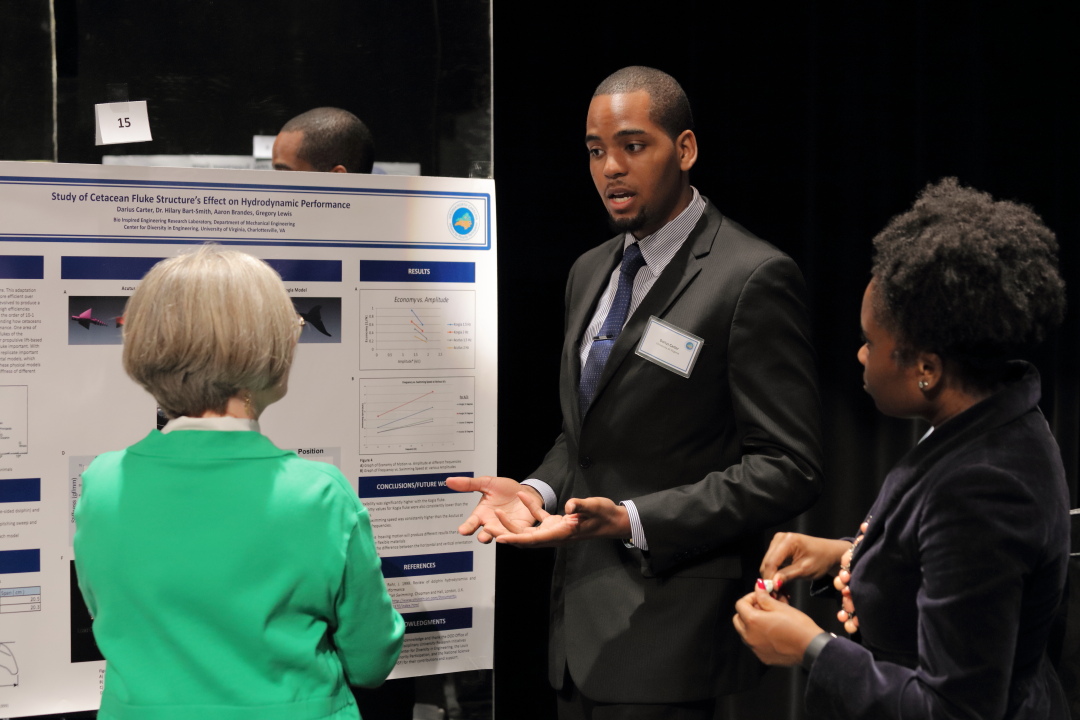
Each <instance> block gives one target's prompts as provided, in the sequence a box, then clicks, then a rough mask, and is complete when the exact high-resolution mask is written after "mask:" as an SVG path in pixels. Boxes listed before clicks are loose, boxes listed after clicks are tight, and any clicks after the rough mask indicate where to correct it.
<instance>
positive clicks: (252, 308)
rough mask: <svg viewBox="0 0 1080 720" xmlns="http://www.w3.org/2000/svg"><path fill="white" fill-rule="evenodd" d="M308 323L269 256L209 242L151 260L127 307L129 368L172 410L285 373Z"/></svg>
mask: <svg viewBox="0 0 1080 720" xmlns="http://www.w3.org/2000/svg"><path fill="white" fill-rule="evenodd" d="M298 331H299V323H298V321H297V316H296V310H295V309H294V308H293V304H292V300H290V298H289V295H288V293H287V292H286V291H285V286H284V285H282V283H281V277H280V276H279V275H278V274H277V273H276V272H275V271H274V270H273V268H271V267H270V266H269V265H267V264H266V263H264V262H263V261H262V260H259V259H257V258H254V257H252V256H251V255H247V254H245V253H241V252H236V251H234V250H225V249H222V248H221V247H219V246H216V245H203V246H202V247H200V248H199V249H198V250H196V251H194V252H190V253H185V254H183V255H179V256H177V257H173V258H169V259H167V260H162V261H161V262H159V263H158V264H156V265H154V267H153V268H151V269H150V272H148V273H147V274H146V277H144V278H143V279H142V281H141V282H140V283H139V287H138V288H137V289H136V290H135V292H134V294H132V296H131V297H130V298H129V299H128V302H127V308H126V309H125V311H124V352H123V360H124V370H126V371H127V374H128V375H130V376H131V378H132V379H133V380H134V381H135V382H137V383H139V384H140V385H142V386H143V387H144V388H146V390H147V391H148V392H149V393H150V394H151V395H153V396H154V398H155V399H156V400H157V402H158V405H159V406H160V407H161V409H162V410H164V411H165V414H166V415H168V416H169V417H179V416H181V415H189V416H200V415H202V414H203V413H205V412H207V411H213V412H217V413H224V411H225V405H226V403H227V402H228V400H229V398H231V397H233V396H235V395H236V394H237V393H239V392H240V391H241V390H250V391H256V392H258V391H262V390H267V389H269V388H273V387H276V386H278V385H280V384H281V383H283V382H285V380H286V379H287V378H288V375H289V368H290V367H291V366H292V359H293V351H294V349H295V347H296V341H297V337H298Z"/></svg>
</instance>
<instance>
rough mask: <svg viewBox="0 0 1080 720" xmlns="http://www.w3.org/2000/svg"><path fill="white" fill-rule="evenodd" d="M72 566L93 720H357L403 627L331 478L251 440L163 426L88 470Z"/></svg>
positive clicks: (364, 537)
mask: <svg viewBox="0 0 1080 720" xmlns="http://www.w3.org/2000/svg"><path fill="white" fill-rule="evenodd" d="M75 520H76V526H77V531H76V533H75V565H76V569H77V571H78V575H79V587H80V589H81V590H82V594H83V597H84V598H85V600H86V604H87V607H88V608H89V610H90V613H91V615H93V617H94V637H95V639H96V640H97V643H98V646H99V647H100V648H101V652H102V654H103V655H104V656H105V658H106V674H105V690H104V693H103V695H102V698H101V710H100V711H99V714H98V717H99V718H101V720H112V719H113V718H115V719H116V720H136V719H138V720H143V719H149V720H173V719H174V718H175V719H177V720H179V719H180V718H184V719H185V720H187V719H190V718H198V719H199V720H248V719H249V718H250V719H252V720H255V719H256V718H257V719H258V720H286V718H287V719H288V720H304V719H305V718H357V717H359V713H358V711H357V709H356V705H355V702H354V700H353V698H352V694H351V693H350V692H349V689H348V687H347V685H346V679H348V681H349V682H351V683H353V684H355V685H361V686H375V685H378V684H380V683H381V682H382V681H383V680H384V679H386V676H387V675H388V674H389V673H390V670H391V669H392V668H393V667H394V663H395V662H396V661H397V657H398V653H399V652H400V651H401V643H402V635H403V633H404V623H403V621H402V619H401V616H400V615H399V614H398V612H397V611H396V610H394V609H393V607H392V605H391V601H390V597H389V595H388V594H387V592H386V584H385V582H384V581H383V577H382V573H381V567H380V563H379V558H378V556H377V555H376V553H375V544H374V540H373V538H372V534H371V524H370V521H369V519H368V514H367V510H365V508H364V506H363V505H362V504H361V503H360V500H359V499H358V498H357V496H356V493H354V492H353V490H352V488H350V487H349V484H348V482H347V481H346V480H345V478H344V476H342V474H341V472H339V471H338V470H337V469H336V468H334V467H333V466H331V465H327V464H325V463H318V462H311V461H308V460H303V459H301V458H299V457H297V456H296V454H295V453H293V452H289V451H285V450H281V449H279V448H277V447H275V446H274V445H273V443H271V442H270V441H269V440H268V439H267V438H266V437H264V436H263V435H261V434H259V433H257V432H244V431H239V432H223V431H209V430H176V431H173V432H170V433H168V434H162V433H160V432H158V431H157V430H155V431H153V432H151V433H150V434H149V435H148V436H147V437H146V438H145V439H143V440H142V441H140V442H138V443H136V444H135V445H132V446H131V447H129V448H127V449H126V450H123V451H120V452H110V453H105V454H103V455H101V456H99V457H98V458H97V459H96V460H94V462H93V463H92V464H91V465H90V467H88V468H87V469H86V471H85V472H84V473H83V493H82V497H81V498H80V499H79V502H78V505H77V507H76V509H75Z"/></svg>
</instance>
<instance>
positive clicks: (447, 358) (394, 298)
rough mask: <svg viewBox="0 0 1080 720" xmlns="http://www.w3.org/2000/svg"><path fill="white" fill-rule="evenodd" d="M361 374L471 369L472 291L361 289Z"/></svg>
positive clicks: (473, 355) (473, 347) (473, 346)
mask: <svg viewBox="0 0 1080 720" xmlns="http://www.w3.org/2000/svg"><path fill="white" fill-rule="evenodd" d="M360 305H361V317H362V318H363V319H362V323H363V325H362V327H361V338H362V342H361V349H360V369H361V370H391V369H393V370H403V369H408V368H412V367H416V368H424V369H439V370H441V369H462V368H473V367H476V342H475V324H476V293H475V292H474V291H472V290H423V291H417V290H415V289H409V290H364V291H362V292H361V294H360Z"/></svg>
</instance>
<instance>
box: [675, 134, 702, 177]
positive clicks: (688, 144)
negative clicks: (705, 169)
mask: <svg viewBox="0 0 1080 720" xmlns="http://www.w3.org/2000/svg"><path fill="white" fill-rule="evenodd" d="M675 150H676V151H677V152H678V153H679V167H680V168H681V169H682V171H683V172H686V171H688V170H689V169H690V168H692V167H694V163H696V162H697V136H696V135H694V131H693V130H683V131H682V132H681V133H679V136H678V137H677V138H675Z"/></svg>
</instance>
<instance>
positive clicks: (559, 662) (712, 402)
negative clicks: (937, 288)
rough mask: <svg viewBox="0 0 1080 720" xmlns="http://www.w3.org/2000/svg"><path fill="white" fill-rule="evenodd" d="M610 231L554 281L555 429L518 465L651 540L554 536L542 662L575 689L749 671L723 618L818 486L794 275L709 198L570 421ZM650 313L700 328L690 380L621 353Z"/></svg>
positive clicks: (746, 678) (674, 683) (660, 695)
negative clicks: (558, 416)
mask: <svg viewBox="0 0 1080 720" xmlns="http://www.w3.org/2000/svg"><path fill="white" fill-rule="evenodd" d="M622 243H623V236H622V235H620V236H618V237H615V238H612V239H611V240H610V241H608V242H606V243H604V244H603V245H600V246H599V247H596V248H594V249H592V250H590V251H589V252H587V253H585V254H584V255H582V256H581V257H580V258H579V259H578V260H577V262H576V263H575V264H574V267H573V269H572V270H571V272H570V279H569V282H568V283H567V289H566V312H567V315H566V335H565V340H564V344H563V353H562V368H561V374H560V401H561V404H562V411H563V432H562V435H560V437H559V438H558V440H557V442H556V444H555V446H554V447H553V448H552V450H551V451H550V452H549V453H548V455H547V456H546V457H545V459H544V462H543V464H542V465H541V466H540V468H539V469H537V470H536V472H535V473H534V474H533V475H532V476H531V477H535V478H538V479H540V480H544V481H545V482H547V483H548V484H550V485H551V486H552V488H553V489H554V490H555V492H556V494H557V495H558V498H559V506H560V508H561V507H562V505H563V504H564V503H565V502H566V500H568V499H569V498H571V497H590V496H602V497H608V498H611V499H612V500H615V501H616V502H618V501H622V500H627V499H631V500H633V501H634V502H635V504H636V505H637V508H638V510H639V512H640V516H641V520H642V525H643V527H644V531H645V535H646V539H647V541H648V545H649V551H648V552H647V553H643V552H641V551H640V550H637V549H628V548H626V547H625V546H624V545H623V543H621V542H617V541H587V542H582V543H578V544H574V545H571V546H568V547H565V548H562V549H560V550H559V552H558V554H557V557H556V567H555V575H554V579H553V584H552V618H551V645H550V651H551V663H550V668H549V669H550V677H551V681H552V683H553V685H554V686H555V687H556V688H559V687H561V686H562V682H563V673H564V669H565V668H566V667H567V666H568V667H569V670H570V673H571V675H572V677H573V679H574V682H575V683H576V684H577V686H578V687H579V688H580V689H581V691H582V692H583V693H584V694H585V695H586V696H587V697H589V698H591V699H593V700H598V701H602V702H628V703H630V702H633V703H667V702H684V701H690V700H698V699H703V698H708V697H712V696H715V695H718V694H723V693H726V692H732V691H735V690H737V689H741V688H742V687H745V686H747V685H749V684H751V683H752V682H753V681H754V680H755V679H756V677H757V675H758V674H759V672H760V666H759V664H758V663H757V661H756V660H755V659H754V658H753V656H752V655H751V654H750V653H749V651H747V650H746V648H745V647H744V646H743V644H742V643H741V641H740V640H739V638H738V636H737V635H736V634H735V632H734V629H733V628H732V624H731V616H732V614H733V612H734V610H733V608H734V604H735V601H736V599H738V597H740V595H741V594H743V593H746V592H749V591H750V589H751V588H752V586H753V582H754V580H755V578H756V577H757V567H758V563H759V561H760V558H761V555H762V552H763V548H764V542H763V539H764V538H763V534H764V530H765V529H766V528H768V527H770V526H773V525H776V524H778V523H781V522H783V521H785V520H788V519H790V518H791V517H793V516H795V515H797V514H798V513H800V512H802V511H803V510H805V509H806V508H807V507H809V506H810V505H811V504H812V503H813V502H814V500H815V499H816V498H817V495H818V493H819V491H820V479H819V478H820V454H821V453H820V437H819V407H818V398H817V391H816V376H815V370H814V363H813V353H812V348H811V344H810V339H809V336H808V321H807V318H806V312H805V309H804V306H803V302H802V293H803V281H802V276H801V275H800V273H799V270H798V268H797V267H796V266H795V264H794V263H793V262H792V261H791V259H790V258H788V257H787V256H786V255H784V254H783V253H781V252H780V251H778V250H777V249H776V248H774V247H772V246H771V245H769V244H768V243H765V242H764V241H762V240H759V239H758V238H756V237H754V236H753V235H751V234H750V233H748V232H747V231H746V230H744V229H743V228H741V227H739V226H738V225H737V224H735V223H733V222H731V221H730V220H728V219H726V218H724V217H723V216H722V215H721V214H720V213H719V212H718V211H717V210H716V208H715V207H713V206H712V205H711V204H708V205H707V206H706V209H705V212H704V214H703V215H702V217H701V220H700V221H699V222H698V224H697V226H696V227H695V228H694V230H693V231H692V232H691V234H690V236H689V238H688V239H687V240H686V242H685V243H684V244H683V246H682V247H681V248H680V249H679V251H678V252H677V253H676V255H675V256H674V258H673V259H672V260H671V262H670V264H669V265H668V266H667V267H666V268H665V270H664V271H663V273H662V274H661V275H660V277H659V278H658V279H657V281H656V283H655V285H654V286H653V287H652V289H651V290H650V291H649V293H648V294H647V295H646V296H645V298H644V299H643V300H642V302H641V305H640V306H639V307H638V308H637V309H636V310H635V312H634V313H633V315H632V316H631V317H630V318H629V320H628V322H627V324H626V326H625V328H624V329H623V332H622V334H621V335H620V336H619V339H618V340H617V341H616V343H615V345H614V347H613V348H612V352H611V355H610V358H609V360H608V363H607V365H606V366H605V368H604V372H603V375H602V377H601V379H600V385H599V389H598V390H597V393H596V395H595V398H594V400H593V403H592V405H591V407H590V408H589V410H588V413H587V414H586V416H585V417H584V418H580V417H579V411H578V382H579V378H580V374H581V362H580V359H579V352H578V349H579V343H580V340H581V336H582V333H583V332H584V331H585V328H586V326H587V325H588V323H589V320H590V319H591V318H592V315H593V313H594V312H595V308H596V304H597V301H598V299H599V297H600V295H601V294H602V293H603V290H604V288H605V286H606V284H607V282H608V278H609V276H610V274H611V271H612V270H613V269H614V268H615V266H616V265H617V264H618V262H619V260H620V258H621V255H622ZM650 316H656V317H659V318H662V319H663V320H664V321H666V322H668V323H671V324H673V325H675V326H677V327H679V328H681V329H683V330H686V331H688V332H690V333H693V334H694V335H697V336H699V337H701V338H703V340H704V345H703V347H702V348H701V350H700V354H699V356H698V359H697V362H696V365H695V366H694V368H693V371H692V373H691V375H690V377H689V378H686V377H682V376H680V375H677V374H675V373H673V372H671V371H669V370H667V369H664V368H662V367H660V366H658V365H656V364H653V363H652V362H650V361H648V360H646V359H644V358H642V357H640V356H638V355H636V354H635V352H634V350H635V349H636V347H637V345H638V342H639V341H640V339H641V336H642V333H643V332H644V331H645V329H646V327H647V325H648V322H649V318H650Z"/></svg>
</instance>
